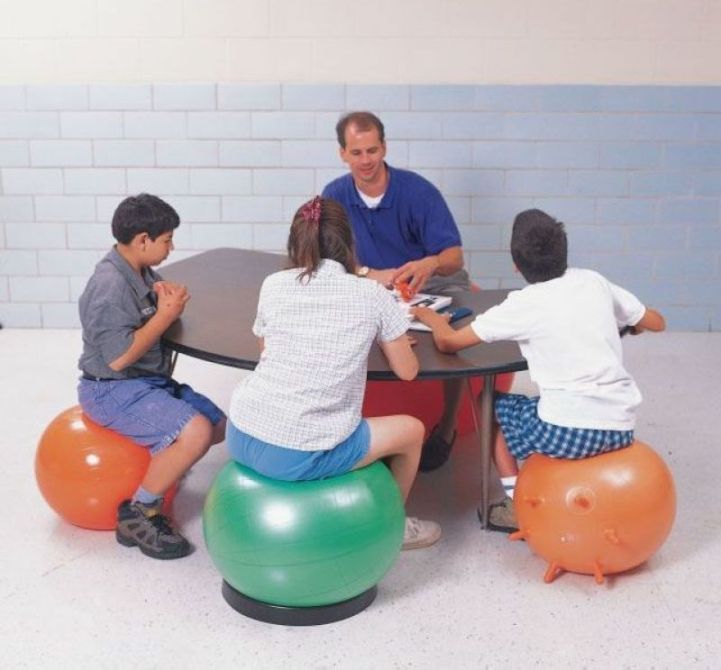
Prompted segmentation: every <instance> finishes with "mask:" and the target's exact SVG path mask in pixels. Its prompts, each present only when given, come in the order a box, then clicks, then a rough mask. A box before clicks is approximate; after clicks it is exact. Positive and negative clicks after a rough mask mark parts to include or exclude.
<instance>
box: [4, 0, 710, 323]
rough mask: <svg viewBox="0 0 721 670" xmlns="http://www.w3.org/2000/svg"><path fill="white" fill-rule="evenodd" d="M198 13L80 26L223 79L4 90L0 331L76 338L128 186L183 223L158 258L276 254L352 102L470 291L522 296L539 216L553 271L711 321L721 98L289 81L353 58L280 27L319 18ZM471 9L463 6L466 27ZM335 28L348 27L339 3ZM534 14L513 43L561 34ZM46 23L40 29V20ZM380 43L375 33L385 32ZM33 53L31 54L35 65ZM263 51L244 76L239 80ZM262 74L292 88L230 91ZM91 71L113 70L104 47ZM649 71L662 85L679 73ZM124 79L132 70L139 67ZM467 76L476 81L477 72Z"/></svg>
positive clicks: (552, 59)
mask: <svg viewBox="0 0 721 670" xmlns="http://www.w3.org/2000/svg"><path fill="white" fill-rule="evenodd" d="M201 4H202V3H200V0H192V2H186V3H184V4H183V6H184V9H185V11H186V12H189V14H190V15H192V16H193V17H194V19H193V22H192V24H189V23H187V22H186V23H185V24H183V25H182V26H181V25H180V24H178V23H177V22H175V21H172V20H171V21H168V22H165V23H163V26H162V29H163V31H165V33H167V34H165V36H164V37H163V44H162V45H160V44H158V43H154V42H153V40H152V39H151V38H150V37H148V36H147V35H136V37H134V38H133V37H130V36H129V35H128V34H127V33H128V31H129V30H131V29H132V23H128V18H127V14H126V13H123V12H121V11H120V10H119V9H118V8H115V9H112V8H109V7H105V8H102V10H100V9H99V10H98V14H97V16H96V17H95V23H94V24H93V25H95V26H96V28H97V30H100V31H101V32H102V33H103V37H102V39H103V40H105V41H106V42H107V45H108V48H109V49H110V47H111V46H112V47H113V49H115V48H116V47H117V49H120V50H121V51H118V53H121V52H122V50H125V52H126V53H135V54H137V57H136V60H137V59H141V57H142V59H144V61H143V62H144V63H145V64H146V65H147V68H148V69H147V71H148V72H156V73H157V72H163V71H170V70H171V69H172V67H173V64H176V65H177V64H179V63H183V62H185V63H187V62H188V59H189V58H190V55H189V54H190V52H189V51H188V50H187V48H186V49H185V53H184V52H183V47H184V46H185V47H189V46H190V45H192V46H193V48H194V49H196V50H200V51H198V53H201V52H202V54H203V55H202V58H199V59H198V60H197V63H196V65H195V66H194V67H205V66H206V65H207V66H210V65H213V64H215V65H217V64H218V63H220V69H219V70H218V71H219V72H221V73H222V74H224V75H230V76H227V77H226V78H224V77H223V76H221V74H218V76H217V77H213V78H210V79H208V78H198V79H197V80H196V81H192V80H191V81H184V80H178V81H174V80H172V79H167V80H165V79H162V78H158V79H157V80H153V81H142V80H141V79H139V78H137V77H135V78H133V79H132V81H133V82H136V83H130V82H131V80H130V79H128V81H125V82H123V81H116V82H113V81H110V82H108V83H102V82H101V81H100V80H97V79H95V78H93V77H92V76H91V73H92V72H95V70H94V69H93V68H95V67H96V65H93V64H88V66H87V67H88V69H87V72H88V76H87V77H85V78H80V79H76V80H75V81H70V80H68V81H52V82H51V83H41V82H38V83H36V80H35V79H32V78H31V79H28V81H29V82H30V83H27V84H24V83H21V84H18V83H10V84H0V320H2V321H3V323H4V324H5V325H6V326H8V325H16V326H18V327H30V326H32V327H39V326H45V327H59V328H60V327H74V325H73V324H75V323H76V322H75V319H76V316H75V313H74V309H75V307H74V305H75V303H76V302H77V298H78V296H79V294H80V293H81V291H82V287H83V286H84V283H85V281H87V277H88V276H89V275H90V274H91V273H92V271H93V267H94V265H95V263H96V262H97V260H98V259H99V258H100V257H101V256H102V255H103V254H104V253H105V252H106V251H107V249H108V248H109V247H110V245H111V244H112V243H113V239H112V236H111V234H110V221H111V219H112V215H113V212H114V211H115V208H116V207H117V205H118V203H119V202H120V201H121V200H122V199H123V198H124V197H126V196H127V195H130V194H137V193H140V192H149V193H155V194H157V195H159V196H161V197H163V198H164V199H166V200H167V201H168V202H169V203H170V204H171V205H173V207H175V208H176V210H177V211H178V213H179V214H180V217H181V222H182V223H181V227H180V228H179V229H178V230H177V231H176V233H175V241H176V248H177V252H176V253H175V254H174V255H172V256H171V257H170V259H169V261H170V262H172V260H173V259H174V258H175V259H179V258H182V257H186V256H188V255H191V254H193V253H197V252H198V251H200V250H203V249H209V248H213V247H217V246H238V247H245V248H254V249H259V250H267V251H277V252H282V251H283V250H284V248H285V244H286V240H287V234H288V227H289V225H290V221H291V219H292V216H293V214H294V212H295V211H296V209H297V207H298V206H299V205H300V204H301V203H303V202H304V201H305V200H307V199H308V198H310V197H312V196H313V195H314V194H315V193H319V192H320V191H322V189H323V187H324V186H325V185H326V184H327V183H328V182H329V181H331V180H332V179H334V178H336V177H338V176H340V175H343V174H346V172H347V169H348V168H347V166H346V165H345V164H344V163H343V162H342V160H341V158H340V156H339V151H338V149H339V147H338V143H337V141H336V138H335V124H336V122H337V120H338V118H339V117H340V116H341V115H342V114H344V113H347V112H348V111H351V110H359V109H368V110H370V111H373V112H376V113H377V114H378V115H379V116H380V118H381V119H382V121H383V122H384V125H385V131H386V150H387V154H386V160H387V161H388V163H389V164H391V165H393V166H395V167H399V168H405V169H411V170H414V171H416V172H418V173H419V174H421V175H423V176H424V177H425V178H427V179H429V180H430V181H431V182H432V183H434V184H435V185H436V186H437V187H438V189H439V190H440V191H441V193H442V194H443V196H444V197H445V198H446V200H447V202H448V205H449V207H450V209H451V211H452V213H453V215H454V216H455V218H456V220H457V223H458V225H459V227H460V230H461V234H462V237H463V240H464V247H465V251H466V263H467V266H468V268H469V270H470V272H471V275H472V278H473V280H474V281H476V282H477V283H478V284H480V285H481V286H484V287H488V288H495V287H501V286H503V287H511V288H517V287H519V286H520V285H522V283H519V281H518V277H517V276H516V275H515V274H514V272H513V264H512V261H511V259H510V254H509V252H508V244H509V240H510V234H511V228H512V224H513V219H514V217H515V216H516V214H517V213H518V212H520V211H522V210H524V209H529V208H534V207H536V208H540V209H543V210H545V211H547V212H548V213H549V214H551V215H552V216H554V217H556V218H558V219H559V220H560V221H562V222H563V223H564V224H565V226H566V230H567V233H568V237H569V262H570V263H571V264H576V265H583V266H588V267H591V268H594V269H596V270H599V271H600V272H603V273H605V274H607V275H608V276H609V279H611V280H612V281H616V282H618V283H620V284H622V285H624V286H625V287H627V288H628V289H629V290H631V291H637V292H639V293H641V292H645V293H646V294H648V295H650V296H651V298H653V299H654V300H655V299H656V298H663V302H659V303H658V304H659V305H660V306H662V307H666V306H668V307H673V310H674V311H673V315H672V316H673V318H672V319H671V320H669V324H670V327H671V328H674V327H679V328H692V329H708V328H716V329H718V328H721V324H720V323H719V317H718V316H717V315H718V314H721V298H719V296H720V295H721V290H719V288H721V87H717V86H709V85H699V86H695V85H686V86H675V85H670V84H664V85H658V86H653V85H638V84H632V85H619V84H610V83H609V84H608V85H602V86H601V85H589V84H572V83H569V84H563V83H559V82H554V83H552V84H543V83H540V82H530V83H527V84H516V85H504V84H499V83H493V82H491V83H489V84H487V85H486V84H484V85H481V84H477V83H464V82H455V81H446V82H445V83H442V82H444V79H443V78H439V79H438V81H439V82H440V83H434V84H424V83H420V82H415V81H412V80H411V79H406V80H404V81H403V83H392V82H389V81H384V80H382V79H380V80H378V81H376V82H373V83H364V81H363V80H360V79H359V80H352V81H350V82H349V83H343V82H342V81H339V80H337V79H335V80H331V79H328V80H327V81H323V82H313V81H311V82H306V79H304V78H303V76H302V74H303V72H305V71H306V69H307V68H321V69H323V71H328V72H330V69H329V68H330V67H331V65H332V63H330V62H326V63H325V64H322V63H321V61H322V60H323V59H325V57H326V55H327V54H334V56H333V57H334V58H336V59H337V58H341V57H346V58H348V59H350V60H349V67H351V68H352V67H353V65H352V63H353V59H354V58H355V59H357V58H358V54H357V53H355V54H354V53H353V51H352V50H349V49H348V48H347V45H345V46H344V45H343V44H342V43H341V42H340V41H339V40H338V39H337V38H336V37H335V35H334V34H328V35H327V36H325V37H322V38H318V39H320V42H318V43H317V44H315V42H314V39H315V38H314V39H310V38H308V36H305V37H304V36H302V35H300V34H295V33H294V30H295V29H296V28H297V26H298V25H307V26H308V27H310V26H312V25H315V24H314V22H313V21H312V20H311V18H310V17H312V16H314V15H316V14H317V13H318V9H317V8H313V7H307V6H303V7H301V6H299V7H296V8H294V9H293V10H292V12H291V13H292V16H293V17H294V18H293V20H290V19H289V17H288V16H284V17H283V18H281V17H280V16H279V15H278V14H273V16H274V19H273V21H271V22H270V23H268V15H267V14H266V13H264V12H260V13H254V11H255V10H257V9H258V7H260V5H262V4H263V3H262V2H261V0H257V1H256V0H254V1H253V2H251V3H248V4H246V5H244V7H242V8H241V7H240V6H239V5H238V6H237V7H236V6H235V5H233V3H223V5H222V7H221V8H220V9H219V13H218V14H217V16H215V17H214V18H213V20H210V19H208V17H207V12H205V13H204V12H203V11H202V7H201ZM171 5H172V3H170V1H169V0H163V1H162V2H159V3H155V4H153V7H152V8H149V9H148V11H149V12H150V13H151V15H154V16H161V15H163V10H164V9H165V10H167V9H168V8H169V7H170V6H171ZM500 5H501V3H496V5H494V6H495V7H496V10H498V11H500ZM251 6H252V7H251ZM327 7H328V5H327V3H326V9H327ZM424 7H426V8H427V9H428V10H429V12H426V13H424V15H423V16H422V17H420V16H419V17H416V18H413V19H412V23H413V25H416V26H417V27H423V26H424V27H425V28H424V29H428V30H431V29H432V31H433V34H434V37H433V38H432V39H431V38H430V37H429V38H428V39H427V40H426V41H425V42H424V48H423V50H419V48H418V46H417V45H414V44H412V43H411V42H409V41H407V40H406V41H403V45H404V48H407V51H408V54H409V57H412V58H413V59H414V60H415V61H417V62H419V63H423V64H424V67H425V68H427V69H428V72H429V73H433V72H435V71H436V69H434V68H437V67H438V64H437V63H433V62H432V55H433V53H437V52H439V51H442V50H443V49H446V48H447V47H448V45H449V44H450V42H449V40H450V39H451V38H450V37H449V36H446V35H444V26H443V25H441V24H442V23H443V22H440V23H439V22H438V21H436V20H435V19H433V18H432V16H437V15H438V12H439V11H440V10H439V9H438V8H437V7H434V6H431V4H430V3H426V4H424ZM253 8H254V11H251V9H253ZM389 11H392V10H391V9H390V8H389ZM393 11H394V10H393ZM488 11H490V10H485V9H483V8H482V7H481V5H480V4H479V6H478V7H477V8H475V9H474V10H473V11H471V10H470V9H469V10H468V12H470V14H468V16H469V17H471V16H473V17H475V18H476V19H478V18H479V17H487V15H488ZM588 11H591V12H592V13H593V15H594V16H595V17H596V18H595V20H596V21H597V23H598V25H595V27H594V30H596V31H599V34H601V33H603V31H604V30H607V29H608V30H609V31H610V30H611V27H610V25H607V24H606V23H604V19H603V16H602V14H600V13H599V12H597V11H595V10H588ZM502 13H503V14H504V15H505V16H507V23H506V24H505V25H506V28H505V29H504V31H505V32H504V35H505V37H504V38H503V39H502V40H501V42H495V43H494V44H493V45H487V46H488V49H487V54H486V55H487V57H488V58H496V57H499V56H501V55H505V60H504V65H503V68H506V70H507V72H508V73H514V72H516V73H517V72H518V68H519V67H520V63H519V61H518V60H517V58H516V57H515V56H514V52H513V49H512V45H511V43H510V41H508V40H515V41H516V44H517V41H518V40H519V39H520V38H523V37H524V36H525V37H528V35H526V33H525V32H523V31H521V32H519V26H518V22H517V19H518V16H517V14H516V13H515V11H514V10H513V9H512V8H505V9H503V12H502ZM251 14H252V16H251ZM28 16H29V15H28ZM204 16H205V18H204ZM58 17H59V15H58ZM333 17H335V18H333V19H332V21H331V22H334V21H337V22H338V25H345V26H347V24H348V17H347V16H345V15H344V14H343V12H341V11H340V10H338V9H337V8H336V9H335V10H334V11H333ZM542 18H543V17H542V16H540V15H538V16H536V19H538V21H537V22H535V20H534V31H535V33H534V34H536V37H535V38H530V37H529V39H531V41H533V39H537V38H538V35H540V34H546V33H547V34H549V35H550V34H552V33H553V31H554V30H555V29H556V28H557V24H556V22H554V21H552V20H541V19H542ZM241 19H243V20H242V21H241ZM57 20H58V21H59V22H60V23H62V21H61V18H57ZM329 20H331V19H329ZM27 25H28V26H30V25H32V23H31V22H29V23H28V24H27ZM66 25H69V24H67V22H66ZM79 25H80V24H78V26H79ZM88 25H89V24H88ZM150 25H152V22H149V23H146V24H144V27H143V30H148V29H149V28H148V26H150ZM44 26H45V27H44V28H43V31H44V30H51V29H53V24H52V22H47V21H46V22H45V23H44ZM271 26H272V29H273V30H275V31H277V33H278V36H279V40H280V41H279V44H280V43H281V42H282V45H281V47H282V48H280V49H279V50H278V51H277V52H275V53H271V52H270V51H268V49H267V48H265V47H264V46H263V45H262V44H261V43H260V42H259V37H258V36H259V35H261V34H262V33H263V30H270V29H271ZM604 26H605V27H604ZM617 27H618V26H617ZM35 29H36V30H39V29H40V28H39V27H37V26H36V27H35ZM378 29H379V30H380V32H381V33H383V34H385V33H384V31H385V32H387V31H388V26H387V25H383V26H381V27H380V28H378ZM477 29H478V30H480V28H477ZM469 30H470V28H469ZM474 30H475V29H474ZM224 31H225V32H224ZM539 31H540V32H539ZM220 34H225V35H226V37H225V38H223V39H227V43H226V44H225V45H224V47H223V49H222V50H221V51H222V52H223V54H226V55H227V57H228V58H229V59H230V60H231V61H232V65H233V68H232V69H226V70H224V69H223V67H224V66H223V65H222V63H223V58H225V55H219V52H218V51H217V49H216V48H215V47H216V46H217V44H215V43H214V40H216V39H217V38H218V36H219V35H220ZM604 34H605V33H604ZM609 34H610V33H609ZM281 35H282V37H281ZM510 35H513V37H510ZM388 36H390V33H389V34H388ZM692 37H693V36H691V35H690V34H689V35H687V38H689V39H692ZM58 39H61V38H58ZM62 39H64V38H62ZM383 39H384V38H382V37H374V38H366V37H364V38H363V40H365V42H364V43H365V44H366V46H367V47H368V51H364V52H363V53H364V54H365V56H364V58H366V59H370V60H369V61H368V62H371V61H373V62H375V60H378V62H380V63H383V64H385V66H386V67H389V66H390V67H392V68H395V71H396V75H395V76H396V77H398V76H402V75H403V73H404V72H407V71H408V70H407V67H408V66H407V65H403V64H401V63H396V62H394V61H393V59H389V58H388V55H389V51H388V45H387V44H385V42H384V41H383ZM393 39H394V40H396V39H397V36H394V37H393ZM473 39H475V38H473V37H472V36H471V35H470V33H469V35H468V36H467V38H464V39H461V40H458V39H456V40H455V41H454V42H455V43H456V45H457V46H458V48H459V49H460V51H459V54H460V53H465V54H466V55H468V54H469V53H470V51H469V50H470V49H472V41H473ZM494 39H495V38H494ZM693 39H695V37H693ZM464 40H465V41H464ZM386 41H388V40H387V39H386ZM314 44H315V46H313V45H314ZM131 45H134V50H133V49H131V48H130V47H131ZM66 46H67V49H66V50H65V51H63V53H62V54H61V55H58V58H57V64H56V65H55V67H56V70H57V71H58V72H66V71H67V68H68V67H69V62H70V61H69V58H70V55H77V54H78V53H80V51H81V50H82V45H80V44H79V43H78V42H77V41H75V42H74V43H73V44H67V45H66ZM371 47H372V48H371ZM8 48H10V47H8ZM395 48H396V49H397V48H398V46H397V45H396V47H395ZM577 48H578V49H581V50H585V49H586V47H585V46H582V45H580V44H579V45H578V47H577ZM38 49H40V51H42V49H41V47H40V46H39V45H35V46H32V45H29V46H27V47H26V48H25V52H24V53H26V54H28V58H29V60H28V63H27V68H29V69H28V70H27V71H28V73H31V72H34V71H35V70H36V69H37V68H39V67H40V65H39V64H40V62H41V61H40V59H39V54H40V51H37V50H38ZM8 53H10V52H8ZM43 53H45V60H44V61H42V62H44V63H48V62H50V61H48V58H47V52H43ZM113 53H115V51H113ZM588 53H592V50H591V51H588ZM32 54H35V56H37V58H35V57H34V56H33V57H31V56H32ZM638 55H639V54H638V53H636V52H635V51H634V50H633V49H630V48H620V49H619V53H618V54H617V56H616V57H614V59H611V60H610V61H609V62H607V63H606V64H605V66H606V67H607V68H609V69H608V72H617V73H623V72H624V70H623V65H624V62H626V63H628V62H633V61H634V56H638ZM458 57H459V58H460V56H458ZM538 57H539V59H540V60H539V63H538V67H539V68H541V69H543V68H546V69H548V68H557V66H560V64H562V63H563V62H565V60H567V59H568V54H565V53H564V51H563V50H562V49H559V50H556V51H553V50H551V51H548V50H546V51H544V52H542V53H541V52H539V56H538ZM34 58H35V59H34ZM219 58H220V60H218V59H219ZM514 58H516V59H515V60H514ZM259 59H262V61H263V63H262V67H260V68H258V69H256V70H253V68H251V64H253V63H258V62H260V60H259ZM51 60H52V59H51ZM280 60H282V61H284V65H283V67H284V68H285V71H286V72H287V73H289V75H291V74H292V75H293V76H289V77H287V78H285V79H283V80H282V81H281V80H277V79H273V78H272V77H271V78H268V79H267V80H265V81H263V80H260V79H258V80H255V79H254V78H252V77H249V76H248V77H246V75H248V73H250V72H251V70H253V71H254V72H255V75H254V77H255V78H256V79H257V78H258V77H259V76H260V74H263V73H266V72H271V71H272V69H273V67H275V66H276V65H277V64H278V63H279V62H280ZM326 60H327V59H326ZM712 60H713V59H710V62H711V61H712ZM104 62H105V64H106V65H107V64H109V63H115V64H116V65H117V64H118V59H117V58H116V57H115V56H111V54H110V51H109V52H108V56H107V60H106V61H104ZM466 62H467V63H470V62H471V61H470V60H469V59H468V58H466ZM366 64H367V63H366ZM215 65H213V67H215ZM601 65H602V64H601V62H600V61H599V62H598V67H599V68H600V67H601ZM666 66H667V67H669V68H671V69H674V68H675V70H674V71H676V72H680V70H679V68H680V67H681V66H680V65H674V64H673V63H672V62H668V63H666ZM135 67H137V68H138V71H140V68H141V66H140V60H137V62H136V66H135ZM469 67H470V69H469V70H468V71H469V72H476V73H477V79H478V80H479V81H480V80H482V77H483V73H484V72H486V68H487V64H485V63H484V62H478V63H475V64H474V65H473V66H472V67H471V66H469ZM633 67H634V68H637V69H638V68H642V67H643V61H638V60H636V61H635V62H634V65H633ZM33 68H35V69H33ZM474 68H475V69H474ZM503 68H502V69H503ZM38 71H39V70H38ZM194 71H195V70H193V72H194ZM599 71H600V70H599ZM474 76H476V75H474ZM239 77H240V78H243V80H242V81H241V80H240V79H239ZM303 82H306V83H303ZM26 280H27V281H26ZM664 296H665V297H664ZM714 315H716V317H715V316H714Z"/></svg>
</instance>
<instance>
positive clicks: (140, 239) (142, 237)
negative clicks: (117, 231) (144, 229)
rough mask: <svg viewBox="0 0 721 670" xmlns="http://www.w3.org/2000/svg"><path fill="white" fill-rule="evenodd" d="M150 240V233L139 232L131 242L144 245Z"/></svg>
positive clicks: (135, 244)
mask: <svg viewBox="0 0 721 670" xmlns="http://www.w3.org/2000/svg"><path fill="white" fill-rule="evenodd" d="M149 241H150V235H148V233H138V234H137V235H136V236H135V237H134V238H133V240H132V242H131V243H130V244H131V245H132V246H134V247H143V246H145V244H146V243H147V242H149Z"/></svg>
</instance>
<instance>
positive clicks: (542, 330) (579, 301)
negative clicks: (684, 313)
mask: <svg viewBox="0 0 721 670" xmlns="http://www.w3.org/2000/svg"><path fill="white" fill-rule="evenodd" d="M644 312H645V307H644V306H643V304H642V303H641V302H639V300H638V298H636V297H635V296H634V295H633V294H631V293H629V292H628V291H626V290H625V289H622V288H620V287H619V286H616V285H615V284H612V283H611V282H610V281H608V280H607V279H605V278H604V277H603V276H601V275H600V274H598V273H597V272H594V271H592V270H580V269H575V268H569V269H568V270H566V272H565V274H564V275H563V276H562V277H559V278H557V279H551V280H549V281H545V282H539V283H537V284H530V285H529V286H526V287H525V288H523V289H521V290H519V291H514V292H512V293H510V294H509V295H508V298H506V300H505V301H504V302H503V303H501V304H500V305H497V306H495V307H492V308H491V309H489V310H488V311H487V312H485V313H484V314H480V315H479V316H477V317H476V318H475V319H474V321H473V323H472V324H471V327H472V328H473V330H474V332H475V333H476V335H478V337H480V338H481V339H482V340H483V341H485V342H494V341H496V340H514V341H516V342H518V345H519V347H520V349H521V353H522V354H523V356H524V357H525V358H526V360H527V361H528V371H529V374H530V376H531V378H532V379H533V381H535V382H536V383H537V384H538V386H539V389H540V400H539V403H538V416H539V417H540V418H541V419H543V420H544V421H546V422H548V423H552V424H555V425H558V426H569V427H574V428H596V429H604V430H632V429H633V427H634V424H635V408H636V407H637V406H638V404H639V403H640V402H641V393H640V392H639V390H638V388H637V387H636V384H635V382H634V381H633V379H632V378H631V376H630V375H629V374H628V372H627V371H626V370H625V369H624V367H623V362H622V352H621V339H620V337H619V334H618V331H619V329H620V328H622V327H623V326H629V325H635V324H636V323H638V322H639V321H640V320H641V318H642V317H643V315H644Z"/></svg>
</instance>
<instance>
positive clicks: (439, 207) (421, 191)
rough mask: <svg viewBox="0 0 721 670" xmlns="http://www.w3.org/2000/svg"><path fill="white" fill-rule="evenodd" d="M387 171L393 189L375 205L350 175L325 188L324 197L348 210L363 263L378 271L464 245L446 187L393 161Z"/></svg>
mask: <svg viewBox="0 0 721 670" xmlns="http://www.w3.org/2000/svg"><path fill="white" fill-rule="evenodd" d="M386 169H387V170H388V174H389V180H388V188H387V190H386V192H385V194H384V195H383V198H382V200H381V201H380V203H379V204H378V206H377V207H375V208H374V209H369V208H368V207H367V206H366V204H365V203H364V202H363V200H361V197H360V195H359V194H358V190H357V189H356V186H355V183H354V182H353V177H352V175H351V174H350V173H348V174H347V175H344V176H342V177H339V178H338V179H335V180H334V181H332V182H330V184H328V185H327V186H326V187H325V188H324V189H323V197H325V198H333V199H334V200H337V201H338V202H340V203H341V205H343V207H344V208H345V210H346V213H347V214H348V218H349V219H350V222H351V224H352V226H353V233H354V235H355V243H356V255H357V256H358V260H359V261H360V263H361V264H362V265H368V266H369V267H371V268H375V269H378V270H383V269H385V268H397V267H400V266H401V265H403V264H404V263H407V262H408V261H415V260H418V259H420V258H424V257H425V256H430V255H434V254H439V253H440V252H441V251H443V250H444V249H448V248H449V247H458V246H461V235H460V233H459V232H458V227H457V226H456V222H455V221H454V220H453V215H452V214H451V212H450V210H449V209H448V205H446V202H445V200H444V199H443V196H442V195H441V193H440V191H439V190H438V189H437V188H436V187H435V186H433V184H431V183H430V182H429V181H428V180H427V179H424V178H423V177H421V176H420V175H418V174H416V173H415V172H410V171H408V170H399V169H397V168H392V167H390V166H389V165H386Z"/></svg>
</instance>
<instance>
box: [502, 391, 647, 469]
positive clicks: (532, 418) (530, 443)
mask: <svg viewBox="0 0 721 670" xmlns="http://www.w3.org/2000/svg"><path fill="white" fill-rule="evenodd" d="M538 400H539V399H538V398H537V397H536V398H528V397H527V396H525V395H519V394H517V393H498V394H496V402H495V409H496V420H497V421H498V424H499V425H500V427H501V430H502V431H503V437H505V438H506V444H507V445H508V450H509V451H510V452H511V453H512V454H513V456H515V457H516V458H519V459H523V458H528V456H530V455H531V454H533V453H539V454H545V455H546V456H551V457H553V458H586V457H588V456H597V455H598V454H603V453H605V452H607V451H615V450H616V449H622V448H623V447H627V446H628V445H629V444H631V442H633V431H632V430H596V429H593V428H568V427H567V426H556V425H554V424H552V423H546V422H545V421H543V420H542V419H540V418H539V417H538Z"/></svg>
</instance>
